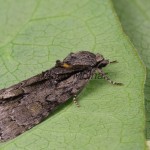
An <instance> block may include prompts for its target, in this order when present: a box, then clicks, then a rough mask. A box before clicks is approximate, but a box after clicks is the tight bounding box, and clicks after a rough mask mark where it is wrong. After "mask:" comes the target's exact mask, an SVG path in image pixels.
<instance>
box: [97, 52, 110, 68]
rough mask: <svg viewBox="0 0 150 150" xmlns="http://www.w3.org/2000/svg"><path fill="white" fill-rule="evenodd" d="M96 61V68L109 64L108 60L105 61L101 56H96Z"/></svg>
mask: <svg viewBox="0 0 150 150" xmlns="http://www.w3.org/2000/svg"><path fill="white" fill-rule="evenodd" d="M96 61H97V64H98V68H102V67H105V66H106V65H108V64H109V60H106V59H105V58H104V57H103V55H101V54H96Z"/></svg>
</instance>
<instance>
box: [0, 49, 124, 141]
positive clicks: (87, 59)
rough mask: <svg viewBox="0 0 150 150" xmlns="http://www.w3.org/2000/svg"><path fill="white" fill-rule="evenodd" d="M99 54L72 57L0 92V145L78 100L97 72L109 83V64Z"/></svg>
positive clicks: (80, 52) (80, 54) (77, 54)
mask: <svg viewBox="0 0 150 150" xmlns="http://www.w3.org/2000/svg"><path fill="white" fill-rule="evenodd" d="M115 62H116V61H112V62H109V60H106V59H104V57H103V56H102V55H100V54H94V53H91V52H88V51H79V52H77V53H70V54H69V55H68V56H67V57H66V58H65V59H64V60H63V61H60V60H57V61H56V64H55V66H54V67H53V68H51V69H49V70H47V71H45V72H42V73H41V74H38V75H36V76H33V77H31V78H29V79H27V80H24V81H22V82H20V83H18V84H16V85H13V86H11V87H9V88H5V89H2V90H0V141H1V142H3V141H7V140H10V139H13V138H15V137H17V136H18V135H20V134H22V133H23V132H25V131H27V130H29V129H31V128H32V127H34V126H35V125H37V124H39V123H40V122H41V121H43V120H44V119H45V118H46V117H47V116H48V115H49V114H50V113H51V112H52V111H54V110H55V109H56V108H57V107H58V106H59V105H61V104H62V103H65V102H66V101H67V100H68V99H70V98H72V99H73V101H74V102H75V103H76V104H77V106H79V105H78V103H77V101H76V97H77V95H78V93H80V92H81V91H82V89H83V88H84V87H85V85H86V84H87V83H88V81H89V80H90V79H91V78H92V76H93V75H94V74H95V72H97V73H99V75H100V76H101V77H102V78H104V79H105V80H107V81H108V82H110V83H112V84H116V85H121V83H117V82H114V81H112V80H110V79H109V78H108V77H107V75H106V74H105V73H104V72H103V70H102V68H103V67H105V66H107V65H108V64H110V63H115Z"/></svg>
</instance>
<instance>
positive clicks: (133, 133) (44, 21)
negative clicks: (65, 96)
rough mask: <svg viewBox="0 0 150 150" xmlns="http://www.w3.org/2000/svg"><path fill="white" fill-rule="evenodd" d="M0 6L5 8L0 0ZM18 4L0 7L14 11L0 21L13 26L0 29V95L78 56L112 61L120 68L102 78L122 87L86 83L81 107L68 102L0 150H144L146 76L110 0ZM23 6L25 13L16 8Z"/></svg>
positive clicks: (96, 81)
mask: <svg viewBox="0 0 150 150" xmlns="http://www.w3.org/2000/svg"><path fill="white" fill-rule="evenodd" d="M0 3H1V4H3V5H4V1H0ZM20 3H21V4H22V5H21V4H20V5H19V4H18V1H17V0H16V1H15V0H14V1H13V2H9V1H8V2H7V3H6V4H5V5H6V6H3V7H2V8H1V9H2V10H3V11H4V10H5V9H6V8H8V10H9V11H10V10H11V9H13V11H12V13H2V12H1V15H0V16H3V17H4V18H5V19H6V20H9V18H11V21H12V23H11V24H7V22H8V21H7V22H6V23H5V24H7V26H6V25H5V24H2V25H1V26H2V27H1V28H2V30H0V31H1V32H2V31H3V30H4V29H5V30H6V32H8V33H7V34H6V35H5V36H4V38H5V40H4V39H3V41H1V45H3V46H2V47H1V48H0V61H1V62H0V64H1V66H0V68H1V71H0V75H1V85H0V86H1V88H4V87H8V86H9V85H12V84H14V83H17V82H19V81H21V80H23V79H27V78H28V77H31V76H33V75H36V74H37V73H40V72H41V71H43V70H46V69H49V68H50V67H52V66H53V65H54V64H55V61H56V60H57V59H63V58H64V57H65V56H66V55H68V54H69V52H75V51H79V50H90V51H92V52H94V53H100V54H103V55H104V56H105V58H108V59H110V60H117V61H118V62H119V63H117V64H113V65H110V66H108V67H107V68H106V69H105V72H108V74H109V77H110V78H111V79H112V80H115V81H118V82H122V83H124V86H113V85H110V84H109V83H107V82H106V81H104V80H99V79H93V80H91V81H90V82H89V84H88V85H87V86H86V87H85V89H84V91H83V92H82V93H81V94H80V96H79V103H80V106H81V107H80V108H77V107H76V106H75V105H74V104H73V103H72V102H71V101H70V102H68V103H66V104H64V106H62V107H61V108H60V109H59V110H58V111H56V112H55V113H54V114H53V115H51V116H50V117H49V118H48V119H47V120H45V121H44V122H42V123H40V124H39V125H37V126H36V127H34V128H32V129H31V130H29V131H27V132H25V133H24V134H22V135H20V136H18V137H17V138H15V139H14V140H12V141H9V142H6V143H3V144H1V145H0V149H1V150H31V149H32V150H34V149H35V150H42V149H44V150H48V149H50V150H54V149H61V150H70V149H78V150H80V149H81V150H83V149H84V150H85V149H86V150H91V149H93V150H100V149H101V150H108V149H111V150H141V149H142V150H143V149H145V138H144V127H145V124H144V122H145V118H144V103H143V101H144V97H143V84H144V77H145V70H144V67H143V65H142V63H141V62H140V59H139V57H138V55H137V53H136V50H135V48H134V47H133V45H132V43H131V42H130V41H129V40H128V39H127V37H126V35H125V34H124V33H123V32H122V30H121V27H120V23H119V21H118V19H117V17H116V14H115V11H114V9H113V7H112V4H111V1H110V0H92V1H89V0H82V1H81V0H71V1H69V0H57V1H56V0H44V1H35V2H34V1H31V0H30V1H29V0H28V1H27V2H25V1H23V0H22V1H20ZM30 3H31V5H30ZM26 4H27V5H28V6H29V8H28V7H26V8H24V7H23V6H26ZM0 6H1V5H0ZM31 8H32V9H31ZM18 9H19V10H20V11H27V12H26V13H27V14H28V15H23V14H26V13H25V12H24V13H23V14H22V13H21V12H20V11H19V12H18ZM22 9H24V10H22ZM28 9H29V10H28ZM29 16H30V17H29ZM12 18H13V19H12ZM16 18H22V20H23V21H22V22H20V20H19V19H18V20H16ZM13 22H14V23H13ZM17 22H18V23H17ZM12 24H14V28H12ZM5 27H6V28H5ZM17 27H19V28H20V29H16V28H17ZM10 28H11V29H10ZM8 29H9V30H8ZM9 32H10V33H11V34H9ZM8 35H10V37H11V38H7V37H8Z"/></svg>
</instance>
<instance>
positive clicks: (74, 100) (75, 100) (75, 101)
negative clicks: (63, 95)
mask: <svg viewBox="0 0 150 150" xmlns="http://www.w3.org/2000/svg"><path fill="white" fill-rule="evenodd" d="M73 102H74V103H75V104H76V106H77V107H80V105H79V104H78V102H77V95H74V96H73Z"/></svg>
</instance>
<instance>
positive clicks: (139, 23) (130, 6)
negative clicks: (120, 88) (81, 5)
mask: <svg viewBox="0 0 150 150" xmlns="http://www.w3.org/2000/svg"><path fill="white" fill-rule="evenodd" d="M113 1H114V6H115V8H116V11H117V13H118V15H119V18H120V21H121V23H122V25H123V29H124V30H125V32H126V33H127V35H128V36H129V37H130V39H131V41H132V42H133V44H134V45H135V47H136V48H137V50H138V53H139V55H140V57H141V58H142V60H143V62H144V64H145V65H146V69H147V78H146V83H145V91H144V93H145V106H146V121H147V123H146V128H147V130H146V134H147V135H146V136H147V139H150V109H149V108H150V28H149V26H150V2H149V1H148V0H143V1H140V0H132V1H131V0H126V1H124V0H119V1H118V0H113Z"/></svg>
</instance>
